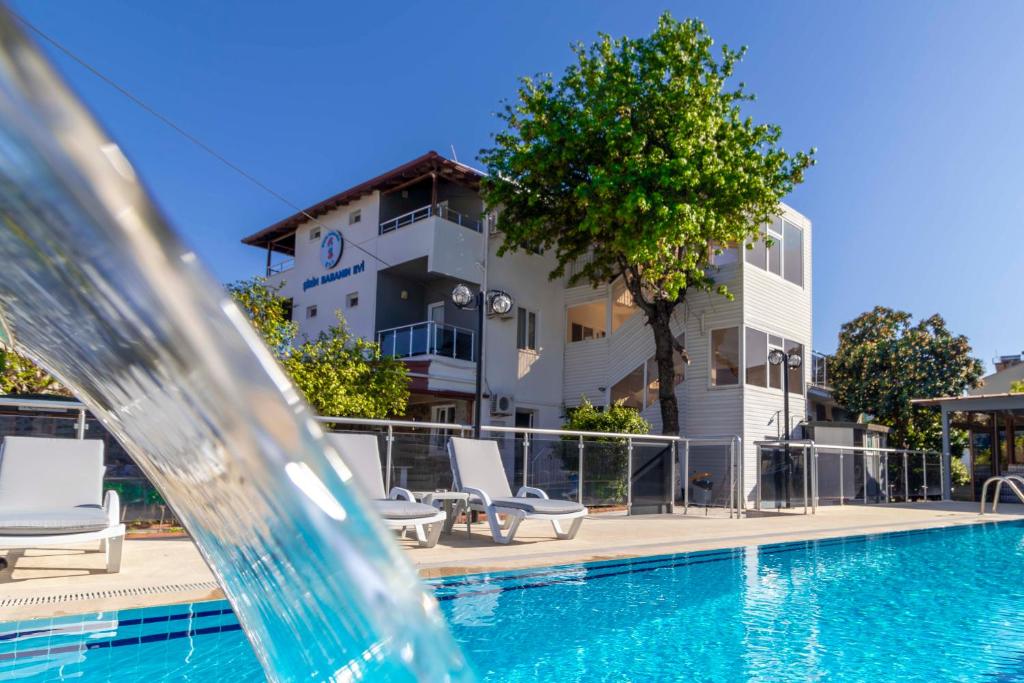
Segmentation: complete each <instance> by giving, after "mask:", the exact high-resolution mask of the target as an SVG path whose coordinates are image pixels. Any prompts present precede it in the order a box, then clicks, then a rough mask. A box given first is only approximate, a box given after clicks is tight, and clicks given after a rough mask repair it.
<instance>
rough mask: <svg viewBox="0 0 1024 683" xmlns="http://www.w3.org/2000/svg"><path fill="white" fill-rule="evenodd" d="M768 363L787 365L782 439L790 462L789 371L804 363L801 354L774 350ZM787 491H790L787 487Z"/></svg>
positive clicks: (783, 389) (783, 397)
mask: <svg viewBox="0 0 1024 683" xmlns="http://www.w3.org/2000/svg"><path fill="white" fill-rule="evenodd" d="M768 362H769V363H771V364H772V365H785V366H786V367H787V368H788V370H786V371H784V372H783V373H782V414H783V416H784V417H783V420H784V422H783V423H782V424H783V427H782V439H783V441H784V442H785V444H786V462H787V463H788V462H790V453H789V370H796V369H797V368H799V367H800V365H801V364H802V363H803V362H804V359H803V358H802V357H801V356H800V354H799V353H796V352H794V353H786V352H785V351H783V350H782V349H772V350H771V351H770V352H769V353H768ZM786 490H787V491H788V490H789V488H788V485H787V489H786Z"/></svg>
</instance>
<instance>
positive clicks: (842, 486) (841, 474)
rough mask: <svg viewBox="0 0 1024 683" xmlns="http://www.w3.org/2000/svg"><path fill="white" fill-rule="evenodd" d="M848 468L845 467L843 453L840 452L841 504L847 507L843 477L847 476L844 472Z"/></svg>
mask: <svg viewBox="0 0 1024 683" xmlns="http://www.w3.org/2000/svg"><path fill="white" fill-rule="evenodd" d="M845 469H846V467H844V465H843V451H839V504H840V505H846V487H845V486H844V485H843V476H844V475H845V472H844V470H845Z"/></svg>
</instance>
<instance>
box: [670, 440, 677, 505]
mask: <svg viewBox="0 0 1024 683" xmlns="http://www.w3.org/2000/svg"><path fill="white" fill-rule="evenodd" d="M677 443H679V442H678V441H677V440H675V439H673V440H672V441H670V442H669V449H670V450H671V453H670V455H669V463H668V511H669V513H673V512H675V511H676V444H677Z"/></svg>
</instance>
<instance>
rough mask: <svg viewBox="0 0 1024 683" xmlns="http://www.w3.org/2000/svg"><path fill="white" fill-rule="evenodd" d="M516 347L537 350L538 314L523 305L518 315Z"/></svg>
mask: <svg viewBox="0 0 1024 683" xmlns="http://www.w3.org/2000/svg"><path fill="white" fill-rule="evenodd" d="M516 347H517V348H520V349H523V350H529V351H536V350H537V314H536V313H534V312H533V311H528V310H526V309H525V308H522V307H520V308H519V310H518V312H517V317H516Z"/></svg>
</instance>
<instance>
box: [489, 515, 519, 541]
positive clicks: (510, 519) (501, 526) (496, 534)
mask: <svg viewBox="0 0 1024 683" xmlns="http://www.w3.org/2000/svg"><path fill="white" fill-rule="evenodd" d="M522 521H523V516H522V515H511V514H506V515H505V520H504V521H503V522H502V521H499V520H498V515H497V514H496V513H495V512H494V510H488V511H487V524H488V526H490V527H491V538H493V539H494V542H495V543H501V544H502V545H507V544H509V543H511V542H512V539H513V538H515V537H516V531H517V530H518V529H519V523H520V522H522ZM502 531H504V532H505V533H501V532H502Z"/></svg>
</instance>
